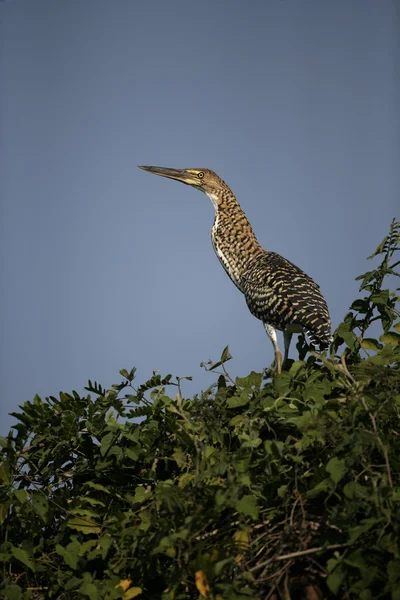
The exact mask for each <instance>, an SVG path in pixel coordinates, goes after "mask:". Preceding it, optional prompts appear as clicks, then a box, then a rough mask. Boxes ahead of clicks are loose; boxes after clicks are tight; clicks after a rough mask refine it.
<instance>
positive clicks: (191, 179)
mask: <svg viewBox="0 0 400 600" xmlns="http://www.w3.org/2000/svg"><path fill="white" fill-rule="evenodd" d="M139 169H143V170H144V171H149V173H154V175H160V176H161V177H168V178H169V179H175V180H176V181H180V182H181V183H185V184H186V185H191V186H192V187H194V188H196V189H197V190H200V191H201V192H204V193H205V194H207V196H209V197H210V198H211V200H212V202H213V204H214V206H216V205H217V203H218V197H219V195H220V193H221V190H222V189H224V188H226V187H227V186H226V183H225V182H224V181H223V180H222V179H221V178H220V177H218V175H217V174H216V173H214V171H211V170H210V169H167V168H165V167H145V166H141V167H139Z"/></svg>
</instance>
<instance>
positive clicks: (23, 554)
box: [11, 546, 36, 572]
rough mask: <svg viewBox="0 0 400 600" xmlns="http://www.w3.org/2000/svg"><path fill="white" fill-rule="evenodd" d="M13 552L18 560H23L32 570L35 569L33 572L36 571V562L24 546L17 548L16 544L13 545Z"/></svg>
mask: <svg viewBox="0 0 400 600" xmlns="http://www.w3.org/2000/svg"><path fill="white" fill-rule="evenodd" d="M11 552H12V555H13V556H14V558H16V559H17V560H19V561H20V562H22V563H23V564H24V565H25V566H26V567H28V568H29V569H30V570H31V571H33V572H35V571H36V567H35V563H34V561H33V559H32V558H31V557H30V556H29V554H28V553H27V551H26V550H23V549H22V548H17V547H15V546H13V547H12V548H11Z"/></svg>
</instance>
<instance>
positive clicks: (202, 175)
mask: <svg viewBox="0 0 400 600" xmlns="http://www.w3.org/2000/svg"><path fill="white" fill-rule="evenodd" d="M197 177H198V178H199V179H203V177H204V173H203V171H199V172H198V173H197Z"/></svg>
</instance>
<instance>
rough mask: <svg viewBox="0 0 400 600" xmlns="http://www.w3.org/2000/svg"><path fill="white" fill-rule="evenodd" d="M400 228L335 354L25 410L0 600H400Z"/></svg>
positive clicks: (162, 380)
mask: <svg viewBox="0 0 400 600" xmlns="http://www.w3.org/2000/svg"><path fill="white" fill-rule="evenodd" d="M399 230H400V224H399V223H396V222H393V223H392V226H391V229H390V233H389V235H388V236H387V237H386V238H385V240H384V241H383V242H382V244H380V245H379V247H378V248H377V250H376V252H375V253H374V255H373V257H375V256H379V257H382V262H381V264H380V265H378V267H377V268H376V269H374V270H372V271H369V272H368V273H365V274H364V275H363V276H362V277H361V278H359V279H360V280H361V291H362V292H363V294H365V295H364V296H363V297H362V298H360V299H358V300H356V301H355V302H353V304H352V306H351V312H349V313H348V314H347V315H346V316H345V318H344V320H343V323H341V324H340V325H339V327H338V328H337V330H336V332H335V334H334V341H333V344H332V354H331V356H330V357H327V356H326V355H322V356H320V355H318V354H315V353H311V355H309V357H308V358H307V360H298V361H296V362H293V361H292V362H291V364H290V365H289V370H287V371H285V372H284V373H282V375H280V376H274V377H273V378H272V380H271V381H265V380H264V381H263V379H262V376H261V374H259V373H254V372H252V373H250V375H248V376H247V377H243V378H239V377H238V378H236V380H235V381H233V380H232V379H231V377H230V376H229V373H228V372H227V370H226V362H227V361H228V360H229V359H230V358H231V356H230V354H229V351H228V349H227V348H226V349H225V350H224V352H223V356H221V360H220V361H218V363H216V364H211V365H209V366H208V367H206V368H207V369H208V370H212V371H213V372H216V371H215V369H221V371H220V372H218V371H217V374H218V381H217V383H216V384H215V385H214V386H212V387H211V388H210V389H209V390H207V391H206V392H203V393H202V394H201V395H199V396H196V397H195V398H193V399H189V398H185V397H184V395H183V392H182V385H181V381H182V379H184V378H176V379H175V380H174V379H173V378H172V376H171V375H167V376H166V377H162V376H161V375H159V374H158V373H154V374H153V376H152V378H151V379H150V380H149V381H147V382H146V383H145V384H143V385H140V386H138V387H135V385H134V382H135V370H134V369H132V370H131V371H127V370H122V371H121V376H122V377H123V380H122V382H121V383H120V384H117V385H113V386H112V387H111V388H110V389H105V388H103V387H102V386H101V385H99V384H98V383H96V382H95V383H92V382H89V385H88V387H87V391H88V392H89V394H88V395H87V396H86V397H81V396H80V395H79V394H77V393H76V392H75V391H73V392H72V394H66V393H61V394H60V397H59V398H55V397H50V398H46V399H45V400H42V399H41V398H39V397H38V396H36V397H35V398H34V399H33V401H32V402H26V403H25V404H24V405H23V406H21V407H20V408H21V410H20V412H19V413H15V414H14V416H15V417H16V418H17V419H18V424H16V425H15V426H14V427H13V430H12V431H11V432H10V433H9V435H8V436H7V437H6V438H1V439H0V444H1V446H2V450H1V459H2V463H1V466H0V479H1V483H2V488H1V498H0V502H1V504H0V521H1V533H2V536H1V538H2V540H3V543H2V545H1V548H0V561H1V569H2V584H1V586H2V589H1V590H0V595H1V597H4V598H8V599H10V600H14V599H15V600H20V599H29V598H61V599H67V598H89V599H90V600H96V599H105V600H111V599H113V598H124V599H125V600H128V599H129V598H134V597H138V598H143V599H145V598H146V599H157V598H159V599H162V600H179V599H187V598H193V599H195V598H201V597H208V598H214V599H216V600H222V599H225V598H226V599H229V600H235V599H236V600H250V599H252V598H253V599H256V598H273V597H274V598H278V597H282V598H286V599H288V598H293V599H295V598H309V600H310V599H312V598H321V597H325V598H348V599H352V598H360V600H369V599H371V600H372V599H379V598H391V599H392V600H399V599H400V593H399V589H400V548H399V540H400V482H399V472H400V428H399V411H400V372H399V356H400V347H399V338H400V335H399V331H400V325H399V322H398V321H397V322H396V320H397V319H398V314H399V313H398V310H397V306H398V297H397V296H396V295H395V294H394V293H393V292H390V291H389V290H387V289H384V288H383V283H384V278H385V277H386V276H387V275H389V276H397V275H398V274H397V272H396V267H397V266H398V264H399V263H398V262H395V260H394V257H395V253H396V252H397V251H398V250H399ZM372 323H374V326H373V327H372V329H374V330H378V326H380V327H381V332H380V333H381V335H380V337H379V339H375V337H371V334H370V326H371V324H372ZM299 347H300V351H301V352H300V356H302V353H304V347H303V346H302V343H301V342H300V344H299ZM339 349H341V351H340V352H339Z"/></svg>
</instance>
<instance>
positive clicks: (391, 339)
mask: <svg viewBox="0 0 400 600" xmlns="http://www.w3.org/2000/svg"><path fill="white" fill-rule="evenodd" d="M379 339H380V341H381V342H383V343H384V344H390V345H391V346H400V333H395V332H394V331H389V332H388V333H384V334H383V335H381V336H380V338H379Z"/></svg>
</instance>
